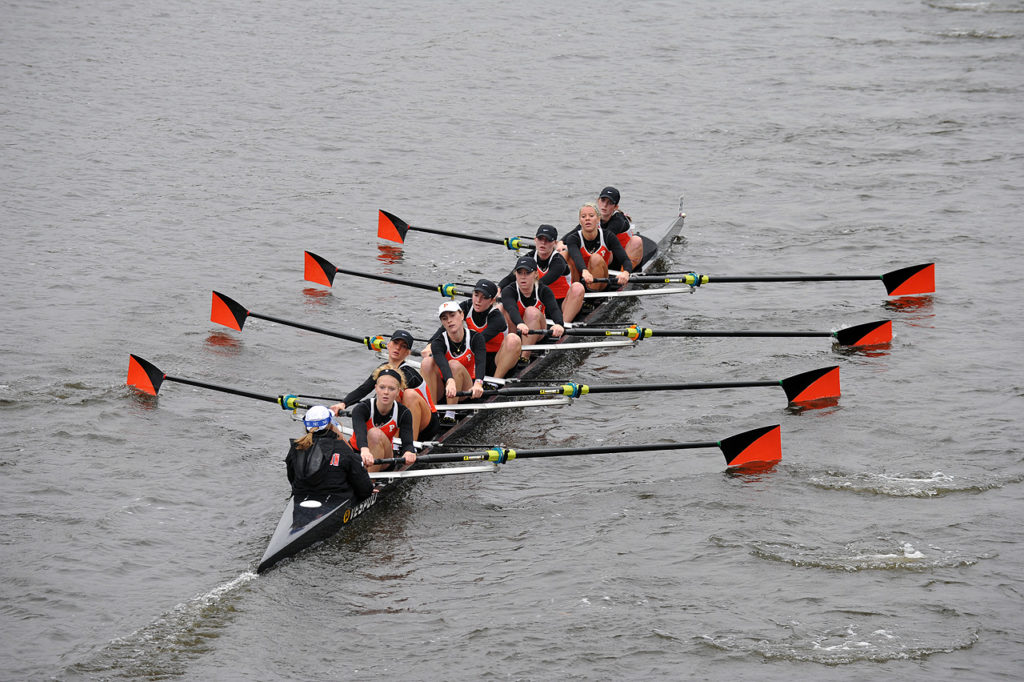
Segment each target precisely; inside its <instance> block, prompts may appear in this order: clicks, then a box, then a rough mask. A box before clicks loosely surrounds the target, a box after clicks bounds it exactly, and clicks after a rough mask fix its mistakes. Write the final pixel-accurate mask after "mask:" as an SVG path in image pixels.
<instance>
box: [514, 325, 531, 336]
mask: <svg viewBox="0 0 1024 682" xmlns="http://www.w3.org/2000/svg"><path fill="white" fill-rule="evenodd" d="M516 331H517V332H519V335H520V336H528V335H529V334H530V325H528V324H526V323H525V322H520V323H519V324H517V325H516Z"/></svg>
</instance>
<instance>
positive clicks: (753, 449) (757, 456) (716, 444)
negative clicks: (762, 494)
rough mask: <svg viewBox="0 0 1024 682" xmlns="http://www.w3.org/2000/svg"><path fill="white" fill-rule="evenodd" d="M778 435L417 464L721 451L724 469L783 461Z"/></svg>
mask: <svg viewBox="0 0 1024 682" xmlns="http://www.w3.org/2000/svg"><path fill="white" fill-rule="evenodd" d="M781 432H782V429H781V427H780V426H779V425H778V424H775V425H774V426H764V427H761V428H759V429H754V430H752V431H745V432H743V433H740V434H737V435H735V436H730V437H729V438H726V439H725V440H720V441H702V442H695V443H650V444H647V445H601V446H594V447H583V448H550V449H546V450H512V449H509V448H504V447H493V448H491V449H489V450H486V451H483V452H467V453H457V452H452V453H438V454H433V453H432V454H429V455H422V456H420V457H417V458H416V462H417V463H424V464H430V463H439V462H498V463H499V464H502V463H504V462H507V461H509V460H513V459H527V458H530V457H567V456H571V455H603V454H609V453H621V452H656V451H659V450H689V449H697V448H720V449H721V450H722V453H723V454H724V455H725V464H726V466H729V467H741V466H749V465H751V464H770V463H774V462H778V461H780V460H781V459H782V435H781ZM399 461H404V460H399V459H394V458H388V459H378V460H375V463H376V464H392V463H396V462H399Z"/></svg>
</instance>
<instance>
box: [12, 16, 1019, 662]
mask: <svg viewBox="0 0 1024 682" xmlns="http://www.w3.org/2000/svg"><path fill="white" fill-rule="evenodd" d="M1022 43H1024V4H1021V3H1020V2H1011V1H1004V2H980V3H956V2H901V3H892V2H881V1H878V0H869V1H868V2H866V3H859V4H854V5H849V4H846V5H842V6H839V5H835V4H834V3H811V2H792V3H788V4H779V3H772V4H771V5H765V4H763V3H761V4H751V3H742V2H732V1H727V2H724V3H716V4H702V5H699V6H698V5H691V6H688V5H682V6H681V5H679V4H678V3H640V4H637V5H635V6H631V7H629V8H628V10H627V11H623V8H622V7H621V6H614V7H613V6H611V5H606V4H602V3H598V4H597V5H595V4H594V3H578V2H569V3H562V4H560V5H551V4H550V3H548V4H544V5H541V4H538V3H525V4H524V3H518V4H516V3H512V4H505V5H501V6H498V5H495V4H492V3H480V2H471V3H462V4H460V5H459V6H458V8H457V10H456V9H455V8H454V7H453V8H448V9H443V8H440V6H438V5H435V4H432V3H420V2H404V3H389V4H388V5H387V6H386V7H382V8H379V9H374V8H366V7H352V6H345V5H339V4H337V3H326V2H318V1H316V0H313V1H312V2H308V3H303V4H301V5H289V4H281V3H277V4H275V3H212V4H207V3H175V4H171V5H168V4H166V3H163V4H156V3H149V2H142V3H135V4H133V5H123V4H116V3H105V2H101V3H84V4H79V5H67V4H46V3H20V2H19V3H7V6H6V7H5V11H4V21H3V22H0V75H2V82H3V90H4V95H5V96H4V98H3V103H2V104H0V141H2V144H3V154H2V155H0V180H2V183H0V186H2V187H3V189H2V190H0V198H2V211H3V214H2V215H3V221H2V225H3V230H4V237H5V239H4V240H3V246H2V255H3V262H4V265H5V267H4V268H3V292H4V295H3V298H2V304H0V305H2V310H3V319H4V324H3V325H2V327H0V347H2V350H3V354H2V356H0V357H2V365H0V409H2V414H3V422H2V429H3V436H4V438H3V442H4V444H5V445H4V446H3V449H2V451H0V482H2V485H3V489H2V491H3V505H2V507H0V510H2V523H0V529H2V530H0V539H2V543H3V545H4V559H3V561H2V564H0V566H2V568H0V590H2V592H0V594H2V603H3V606H2V619H0V642H3V644H2V645H0V657H2V658H0V669H2V675H0V676H2V677H4V678H7V679H50V678H56V679H119V678H133V679H134V678H151V679H174V678H182V679H217V678H221V679H339V678H354V679H374V678H383V677H391V678H396V679H650V678H662V679H666V678H668V679H678V678H694V679H705V678H710V679H752V678H757V679H777V680H788V679H793V678H794V677H797V678H812V677H813V678H830V679H871V678H880V677H883V676H887V675H900V676H906V677H924V676H928V677H932V678H940V679H949V678H952V677H954V676H956V677H961V676H964V675H965V674H967V675H976V676H979V677H985V678H995V679H999V678H1006V679H1009V678H1015V677H1016V676H1018V675H1019V671H1020V670H1021V669H1022V666H1024V650H1022V647H1021V644H1020V637H1019V634H1018V633H1019V631H1020V628H1021V625H1022V619H1021V616H1020V613H1021V599H1022V590H1024V581H1022V579H1021V573H1020V566H1021V565H1022V560H1024V549H1022V548H1024V544H1022V542H1024V536H1022V533H1021V530H1020V529H1021V527H1022V526H1021V521H1022V516H1024V513H1022V509H1024V505H1022V491H1021V483H1022V480H1024V466H1022V461H1021V460H1022V457H1021V448H1020V445H1019V443H1020V442H1021V439H1022V436H1024V433H1022V428H1021V426H1020V423H1019V421H1020V416H1021V414H1022V413H1024V412H1022V404H1024V401H1022V397H1024V388H1022V386H1024V384H1022V362H1021V350H1022V348H1021V342H1020V338H1021V331H1022V330H1021V322H1020V319H1019V318H1020V312H1021V309H1022V306H1021V300H1022V297H1021V294H1020V291H1021V285H1022V277H1021V274H1020V268H1019V256H1020V248H1019V238H1018V236H1017V225H1018V223H1019V221H1020V214H1021V196H1022V192H1021V190H1022V184H1024V182H1022V181H1024V171H1022V169H1024V163H1022V160H1024V158H1022V157H1024V153H1022V133H1024V130H1022V110H1021V106H1020V103H1021V101H1022V82H1021V73H1024V64H1022V61H1024V59H1022V57H1021V55H1022V54H1024V49H1022V48H1024V46H1022ZM607 184H613V185H615V186H617V187H619V188H620V189H621V190H622V195H623V200H622V205H623V207H624V208H625V209H626V210H627V211H628V212H629V213H630V214H631V215H632V216H633V218H634V220H635V221H636V222H637V223H638V224H639V225H640V227H641V229H643V230H646V231H647V232H648V233H649V234H652V235H655V236H657V233H658V231H659V230H660V229H661V228H662V227H663V226H664V225H665V224H667V223H668V222H669V221H670V220H671V219H672V217H673V216H674V215H675V213H676V211H677V204H678V198H679V196H681V195H682V196H685V206H684V210H685V211H686V212H687V222H686V230H685V232H686V235H687V241H686V243H685V244H683V245H679V246H677V247H676V248H675V249H674V250H673V252H672V254H671V257H672V259H673V261H674V264H675V266H676V267H677V268H679V269H684V268H685V269H694V270H697V271H699V272H706V273H709V274H712V275H715V274H717V275H742V274H758V273H765V274H783V273H804V274H828V273H834V274H881V273H883V272H887V271H889V270H893V269H896V268H898V267H902V266H907V265H913V264H916V263H922V262H929V261H934V262H936V263H937V272H938V280H939V283H938V292H937V293H936V294H935V295H932V296H925V297H915V298H911V299H905V300H904V299H901V300H887V299H886V297H885V295H884V288H883V287H882V286H881V284H880V283H873V282H856V283H826V284H814V285H810V284H807V285H802V284H778V285H764V284H761V285H754V284H749V285H748V284H718V285H714V284H712V285H708V286H706V287H704V288H702V289H701V290H699V291H697V292H696V293H694V294H693V295H686V294H683V295H677V296H666V297H657V298H656V297H649V298H646V299H644V300H643V301H641V302H639V303H638V304H637V305H635V306H634V307H633V308H631V309H630V312H629V315H630V317H631V319H630V320H629V321H638V322H642V323H643V324H645V325H646V326H650V327H655V328H657V327H659V326H660V327H662V328H679V327H692V328H695V329H723V330H730V329H731V330H741V329H789V330H813V331H830V330H835V329H839V328H841V327H843V326H848V325H852V324H858V323H862V322H870V321H873V320H879V319H891V320H892V321H893V326H894V331H895V334H896V335H895V338H894V340H893V342H892V344H891V345H889V346H888V347H884V348H878V349H872V350H869V351H852V350H843V349H836V348H831V347H830V346H829V344H828V340H827V339H821V338H806V339H743V338H717V339H716V338H691V339H683V338H679V339H652V340H650V341H646V342H644V343H643V344H641V345H639V346H637V347H636V348H633V349H630V350H614V349H609V350H603V351H599V352H595V353H593V354H592V355H590V356H589V357H588V358H587V359H586V360H585V361H584V362H583V364H582V365H581V366H578V367H573V366H572V365H571V364H567V365H566V366H565V367H564V371H565V372H566V374H567V375H566V376H564V377H557V378H565V379H569V378H572V379H574V380H578V381H584V382H589V383H593V384H597V383H602V382H603V383H615V382H622V383H626V382H628V383H636V382H662V381H689V382H699V381H730V380H732V381H736V380H740V381H742V380H750V381H755V380H766V379H780V378H782V377H786V376H790V375H792V374H796V373H799V372H802V371H806V370H810V369H815V368H817V367H824V366H828V365H833V364H837V365H839V366H840V367H841V373H842V387H843V396H842V398H841V399H840V400H839V401H838V402H837V403H836V404H834V405H831V406H826V407H822V408H821V409H812V410H800V409H795V408H790V407H787V406H786V404H785V397H784V395H783V394H782V391H780V390H778V389H775V388H752V389H732V390H720V391H693V392H677V393H671V394H657V395H653V394H647V395H644V394H597V395H593V396H589V397H587V398H585V399H581V400H579V401H576V402H575V403H574V404H573V405H571V406H568V407H561V408H552V409H548V410H541V409H534V410H530V411H526V412H522V413H520V414H515V415H503V416H499V417H496V418H494V419H493V420H491V421H490V422H489V426H488V427H487V429H482V430H481V433H480V434H478V435H479V437H480V438H481V439H484V440H486V441H487V442H498V443H506V444H511V445H514V446H516V447H519V448H528V447H538V446H551V445H561V444H566V445H573V446H579V445H585V444H590V443H593V444H610V443H626V442H629V443H636V442H647V441H653V440H655V439H665V440H684V441H689V440H697V441H706V440H718V439H721V438H724V437H726V436H729V435H732V434H734V433H739V432H741V431H744V430H746V429H749V428H754V427H757V426H762V425H767V424H773V423H779V424H781V425H782V429H783V447H784V459H783V462H782V463H781V464H780V465H779V466H777V467H776V468H775V469H774V470H772V471H770V472H766V473H762V474H759V475H750V476H737V475H732V474H729V473H726V472H724V471H723V462H722V460H721V455H720V454H719V453H718V452H717V451H714V450H707V451H704V450H686V451H675V452H664V453H656V454H648V455H621V456H612V455H608V456H594V457H576V458H565V459H549V460H521V461H516V462H513V463H510V464H508V465H506V466H505V467H504V468H503V469H502V471H501V472H500V473H499V474H497V475H485V476H480V477H468V476H467V477H457V480H456V477H449V478H445V479H437V480H430V481H424V482H421V483H418V484H416V485H411V486H408V487H407V488H406V489H405V491H404V492H403V493H401V494H400V495H398V496H397V497H395V498H392V499H389V500H387V501H386V502H385V503H383V504H382V505H380V506H379V507H378V508H376V509H374V510H373V512H372V513H371V514H370V515H368V516H367V518H366V519H365V521H366V523H360V524H359V526H357V527H355V528H353V529H352V531H353V532H352V533H351V534H349V535H347V536H345V537H339V538H335V539H334V540H332V541H330V542H328V543H326V544H325V545H324V546H323V547H321V548H320V549H318V550H316V551H312V552H309V553H307V554H305V555H304V556H303V557H302V558H301V559H299V560H296V561H291V562H287V563H285V564H282V565H281V566H280V567H279V568H277V569H275V570H274V571H272V572H270V573H268V574H267V575H265V576H262V577H258V578H257V577H256V576H255V575H254V574H253V573H252V572H251V571H252V570H253V568H254V566H255V562H256V560H257V559H258V557H259V556H260V555H261V553H262V551H263V549H264V547H265V545H266V542H267V540H268V538H269V536H270V533H271V532H272V530H273V528H274V527H275V525H276V523H277V520H278V516H279V514H280V512H281V509H282V508H283V504H284V502H285V498H286V495H287V485H286V482H285V480H284V474H283V467H282V463H281V459H282V457H283V455H284V452H285V444H286V438H287V437H288V436H289V435H292V434H295V433H296V431H297V429H296V426H295V424H294V423H293V422H292V421H291V420H290V418H289V415H288V414H287V413H284V412H281V411H275V408H274V407H273V406H269V405H267V404H265V403H260V402H258V401H249V400H246V399H243V398H239V397H235V396H230V395H225V394H220V393H214V392H210V391H204V390H201V389H196V388H190V387H188V386H185V385H181V384H170V383H168V384H166V385H165V388H164V389H163V391H162V393H161V396H160V398H158V399H147V398H144V397H141V396H139V395H137V394H134V393H133V392H131V391H129V390H127V389H126V388H125V387H124V385H123V384H124V379H125V373H126V370H127V362H128V354H129V353H137V354H139V355H141V356H143V357H145V358H147V359H149V360H151V361H153V362H154V363H156V364H157V365H158V366H160V367H161V369H163V370H164V371H165V372H167V373H168V374H171V375H174V376H180V377H187V378H193V379H198V380H201V381H206V382H210V383H215V384H221V385H228V386H235V387H239V388H244V389H246V390H250V391H254V392H261V393H267V394H272V395H277V394H279V393H286V392H298V391H303V392H306V393H311V394H321V395H335V394H341V393H343V392H345V391H347V390H348V389H349V388H350V387H351V386H353V385H354V384H355V383H357V382H358V381H360V380H361V379H362V378H363V376H364V375H365V373H366V371H367V370H368V369H369V367H370V366H371V365H372V364H373V362H374V359H373V357H372V356H371V355H370V354H369V353H367V352H366V351H365V350H364V349H361V348H360V347H359V346H357V345H356V344H350V343H347V342H343V341H339V340H336V339H332V338H329V337H325V336H322V335H317V334H313V333H310V332H300V331H297V330H295V329H292V328H288V327H284V326H281V325H275V324H273V323H270V322H267V321H264V320H259V319H250V321H249V322H248V323H247V324H246V327H245V331H244V332H233V331H230V330H227V329H226V328H224V327H220V326H218V325H215V324H213V323H211V322H210V321H209V305H210V291H211V290H213V289H216V290H217V291H221V292H223V293H224V294H226V295H228V296H231V297H233V298H236V299H237V300H239V301H240V302H241V303H242V304H243V305H245V306H246V307H248V308H249V309H250V311H252V312H258V313H262V314H265V315H271V316H278V317H282V318H285V319H293V320H298V321H303V322H306V323H308V324H313V325H317V326H321V327H325V328H329V329H337V330H340V331H346V332H349V333H355V334H358V335H365V334H377V333H388V332H390V331H391V330H392V329H394V328H395V327H398V326H403V327H407V328H410V329H413V330H415V331H417V332H422V333H426V332H428V331H429V330H430V328H431V327H432V326H433V324H434V319H433V315H432V312H431V311H432V310H433V309H434V306H435V305H436V304H437V302H438V300H437V299H436V297H431V294H429V293H425V292H421V291H418V290H414V289H403V288H398V287H393V286H386V285H382V284H374V283H371V282H369V281H368V280H361V279H356V278H348V279H344V278H342V277H340V276H339V279H338V281H337V282H336V284H335V286H334V287H333V288H332V289H330V290H328V289H325V288H324V287H318V286H315V285H312V284H309V283H307V282H304V281H303V278H302V260H301V259H302V251H303V250H304V249H309V250H313V251H316V252H317V253H320V254H321V255H323V256H325V257H327V258H329V259H330V260H332V261H333V262H335V263H336V264H337V265H339V266H348V267H357V268H362V269H365V270H368V271H372V272H380V273H386V274H392V275H398V276H403V277H407V278H409V279H413V280H417V281H426V282H431V283H433V282H447V281H474V280H475V279H476V278H477V277H478V276H480V275H481V274H484V275H490V276H497V275H499V274H500V273H501V272H502V271H504V270H505V269H506V268H507V267H508V266H509V264H510V262H509V259H510V258H511V255H510V254H508V252H506V251H504V250H503V249H501V248H500V247H491V246H487V245H483V244H474V243H471V242H459V241H454V240H451V239H446V238H443V237H437V236H433V235H427V234H415V235H414V236H410V238H409V239H408V240H407V244H406V245H405V246H404V247H401V248H398V247H396V246H394V245H387V246H386V245H383V244H382V243H378V240H377V239H376V238H375V234H374V229H375V224H376V212H377V210H378V209H379V208H384V209H387V210H389V211H392V212H394V213H396V214H398V215H399V216H401V217H403V218H405V219H406V220H408V221H409V222H411V223H413V224H420V225H424V226H434V227H439V228H444V229H456V230H462V231H465V232H470V233H474V234H482V235H489V236H507V235H515V234H530V233H531V232H532V230H533V229H535V227H536V225H537V224H539V223H542V222H549V223H552V224H555V225H557V226H558V227H559V229H566V228H568V227H570V226H571V225H572V224H574V223H575V217H574V216H575V211H576V208H577V207H578V205H579V204H580V203H582V202H583V201H585V200H589V199H592V198H593V196H594V195H595V193H596V192H597V191H598V190H599V189H600V188H601V187H603V186H604V185H607ZM624 321H626V320H624Z"/></svg>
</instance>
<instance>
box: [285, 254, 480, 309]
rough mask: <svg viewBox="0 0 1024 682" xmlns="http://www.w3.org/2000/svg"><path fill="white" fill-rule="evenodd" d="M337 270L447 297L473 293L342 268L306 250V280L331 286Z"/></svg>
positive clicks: (443, 285) (456, 285) (454, 285)
mask: <svg viewBox="0 0 1024 682" xmlns="http://www.w3.org/2000/svg"><path fill="white" fill-rule="evenodd" d="M339 272H340V273H341V274H343V275H354V276H356V277H365V278H366V279H375V280H377V281H379V282H390V283H391V284H402V285H404V286H407V287H415V288H417V289H426V290H427V291H436V292H438V293H440V294H441V295H442V296H447V297H449V298H454V297H456V296H472V295H473V290H472V288H470V289H468V290H467V289H459V288H458V287H459V286H464V285H459V284H426V283H424V282H415V281H412V280H408V279H404V278H399V277H388V276H387V275H375V274H373V273H369V272H359V271H358V270H346V269H344V268H339V267H335V265H334V263H332V262H331V261H329V260H327V259H326V258H324V257H322V256H318V255H316V254H315V253H313V252H311V251H306V264H305V268H304V275H303V276H304V277H305V279H306V281H307V282H315V283H316V284H323V285H324V286H325V287H329V286H333V284H334V276H335V275H336V274H338V273H339Z"/></svg>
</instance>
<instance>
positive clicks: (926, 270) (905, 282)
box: [882, 263, 935, 296]
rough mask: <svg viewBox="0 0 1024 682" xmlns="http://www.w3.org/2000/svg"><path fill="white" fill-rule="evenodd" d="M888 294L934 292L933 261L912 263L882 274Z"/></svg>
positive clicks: (907, 294) (912, 294)
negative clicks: (919, 263)
mask: <svg viewBox="0 0 1024 682" xmlns="http://www.w3.org/2000/svg"><path fill="white" fill-rule="evenodd" d="M882 283H883V284H885V290H886V292H887V293H888V294H889V295H890V296H917V295H919V294H931V293H934V292H935V263H924V264H923V265H912V266H910V267H909V268H900V269H899V270H893V271H892V272H887V273H885V274H884V275H882Z"/></svg>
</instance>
